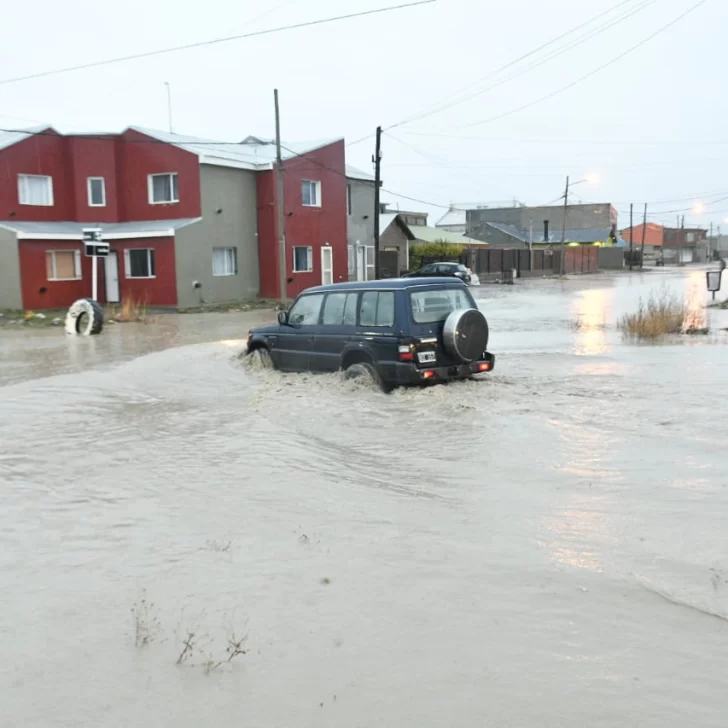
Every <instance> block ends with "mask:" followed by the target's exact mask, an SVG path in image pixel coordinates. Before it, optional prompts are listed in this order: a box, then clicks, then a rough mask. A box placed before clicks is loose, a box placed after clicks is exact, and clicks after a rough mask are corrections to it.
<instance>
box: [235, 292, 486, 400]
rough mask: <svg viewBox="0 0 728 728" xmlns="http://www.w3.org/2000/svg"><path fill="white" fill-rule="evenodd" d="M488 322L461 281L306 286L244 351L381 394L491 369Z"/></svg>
mask: <svg viewBox="0 0 728 728" xmlns="http://www.w3.org/2000/svg"><path fill="white" fill-rule="evenodd" d="M488 333H489V332H488V323H487V321H486V319H485V316H484V315H483V314H482V313H481V311H480V310H479V309H478V308H477V306H476V304H475V300H474V299H473V296H472V294H471V293H470V291H469V290H468V288H467V286H466V285H465V284H464V283H463V282H462V281H461V280H458V279H457V278H432V279H426V280H425V279H417V278H402V279H391V280H382V281H369V282H361V283H337V284H333V285H328V286H318V287H315V288H309V289H308V290H306V291H304V292H303V293H301V294H300V295H299V296H298V298H296V300H295V301H294V303H293V305H292V306H291V308H290V309H289V310H288V311H281V312H280V313H279V314H278V323H276V324H272V325H269V326H260V327H258V328H255V329H252V330H251V331H250V332H249V334H248V348H247V356H248V357H252V358H254V359H257V360H258V362H259V364H260V365H261V366H264V367H272V368H275V369H280V370H282V371H291V372H304V371H310V372H336V371H343V372H344V376H345V377H346V378H354V377H370V378H372V379H373V380H374V381H375V382H376V383H377V384H378V385H379V386H380V387H381V388H382V389H383V390H384V391H389V390H391V389H392V388H394V387H397V386H413V385H423V384H433V383H438V382H447V381H452V380H456V379H467V378H470V377H472V376H474V375H476V374H481V373H484V372H490V371H492V370H493V367H494V366H495V357H494V356H493V355H492V354H490V353H489V352H488V351H487V345H488Z"/></svg>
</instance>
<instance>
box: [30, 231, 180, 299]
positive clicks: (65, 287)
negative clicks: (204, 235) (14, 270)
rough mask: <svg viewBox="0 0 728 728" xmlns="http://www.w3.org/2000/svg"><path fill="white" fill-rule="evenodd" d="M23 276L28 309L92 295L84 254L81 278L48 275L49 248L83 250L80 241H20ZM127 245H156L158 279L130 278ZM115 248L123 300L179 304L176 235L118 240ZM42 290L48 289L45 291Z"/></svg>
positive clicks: (102, 296) (88, 260)
mask: <svg viewBox="0 0 728 728" xmlns="http://www.w3.org/2000/svg"><path fill="white" fill-rule="evenodd" d="M18 247H19V254H20V277H21V290H22V294H23V307H24V308H25V309H28V310H39V309H48V308H67V307H68V306H70V305H71V304H72V303H73V302H74V301H75V300H77V299H79V298H90V297H91V292H92V291H91V289H92V284H91V258H86V257H85V256H83V255H82V257H81V275H82V276H83V277H82V279H81V280H78V281H49V280H47V278H46V255H45V254H46V251H48V250H79V249H82V246H81V242H80V241H68V240H58V241H54V240H20V241H18ZM126 248H153V249H154V258H155V260H154V263H155V271H156V278H148V279H147V278H140V279H134V278H129V279H127V278H126V277H125V276H126V270H125V267H124V252H123V251H124V250H125V249H126ZM111 249H112V250H116V251H118V256H119V287H120V292H121V299H122V302H123V301H124V300H125V299H129V298H130V297H133V298H134V299H135V300H136V301H140V302H144V303H146V304H147V305H149V306H171V307H174V306H176V305H177V277H176V262H175V254H174V238H147V239H139V240H114V241H111ZM98 266H99V285H98V294H99V296H98V300H99V301H100V302H101V303H104V302H105V294H104V262H103V260H102V259H99V262H98ZM41 289H46V290H45V292H43V291H42V290H41Z"/></svg>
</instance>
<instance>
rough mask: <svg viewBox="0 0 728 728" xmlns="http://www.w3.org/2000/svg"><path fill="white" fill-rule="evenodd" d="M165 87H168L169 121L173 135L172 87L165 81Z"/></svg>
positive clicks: (170, 131)
mask: <svg viewBox="0 0 728 728" xmlns="http://www.w3.org/2000/svg"><path fill="white" fill-rule="evenodd" d="M164 85H165V86H166V87H167V119H168V121H169V133H170V134H173V133H174V132H173V131H172V87H171V86H170V85H169V81H165V82H164Z"/></svg>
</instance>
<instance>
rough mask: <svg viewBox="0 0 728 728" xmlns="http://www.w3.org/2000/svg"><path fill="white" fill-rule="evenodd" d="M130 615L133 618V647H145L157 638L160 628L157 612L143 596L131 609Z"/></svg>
mask: <svg viewBox="0 0 728 728" xmlns="http://www.w3.org/2000/svg"><path fill="white" fill-rule="evenodd" d="M131 613H132V615H133V617H134V646H135V647H146V646H147V645H148V644H150V643H152V642H154V641H155V639H157V638H158V637H159V634H160V632H161V626H160V624H159V618H158V617H157V611H156V608H155V606H154V604H153V603H152V602H149V601H147V598H146V596H143V597H142V598H141V599H140V600H139V601H138V602H137V603H136V604H135V605H134V607H132V610H131Z"/></svg>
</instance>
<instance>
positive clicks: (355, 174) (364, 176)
mask: <svg viewBox="0 0 728 728" xmlns="http://www.w3.org/2000/svg"><path fill="white" fill-rule="evenodd" d="M346 176H347V177H348V178H349V179H359V180H364V181H365V182H374V181H375V180H374V175H373V174H369V172H362V170H361V169H357V168H356V167H352V166H351V165H350V164H347V165H346Z"/></svg>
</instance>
